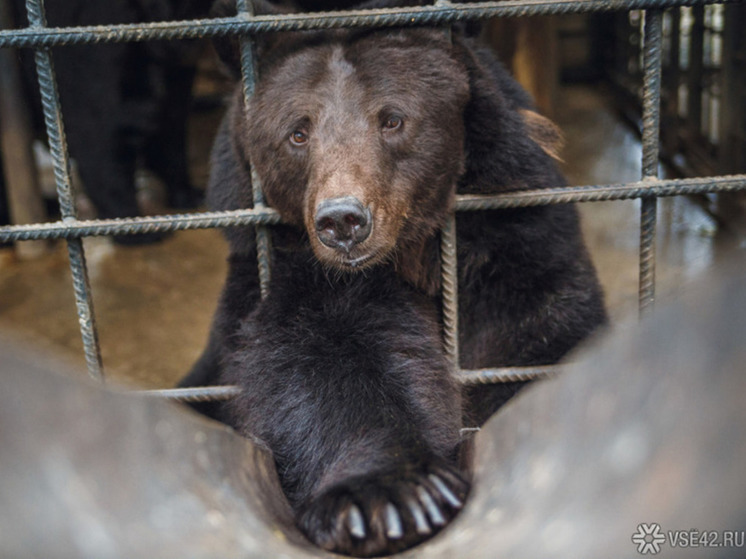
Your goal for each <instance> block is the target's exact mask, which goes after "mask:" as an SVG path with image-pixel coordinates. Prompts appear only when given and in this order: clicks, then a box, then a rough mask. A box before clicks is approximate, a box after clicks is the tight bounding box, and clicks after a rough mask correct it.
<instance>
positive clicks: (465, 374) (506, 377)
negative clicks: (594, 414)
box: [456, 365, 562, 385]
mask: <svg viewBox="0 0 746 559" xmlns="http://www.w3.org/2000/svg"><path fill="white" fill-rule="evenodd" d="M561 371H562V366H561V365H543V366H540V367H501V368H499V369H472V370H468V369H462V370H460V371H458V372H457V373H456V377H457V378H458V380H459V382H461V383H462V384H466V385H472V384H499V383H502V382H520V381H527V380H534V379H539V378H548V377H553V376H556V375H558V374H559V373H560V372H561Z"/></svg>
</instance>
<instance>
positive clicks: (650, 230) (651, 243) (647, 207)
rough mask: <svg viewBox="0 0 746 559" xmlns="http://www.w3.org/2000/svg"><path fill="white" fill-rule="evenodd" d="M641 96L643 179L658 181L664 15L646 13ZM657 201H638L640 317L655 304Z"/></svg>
mask: <svg viewBox="0 0 746 559" xmlns="http://www.w3.org/2000/svg"><path fill="white" fill-rule="evenodd" d="M644 35H645V36H644V43H643V48H644V52H643V94H642V178H643V180H645V179H657V178H658V150H659V139H660V100H661V51H662V42H663V12H662V11H661V10H648V11H647V12H645V34H644ZM657 208H658V199H657V198H656V197H654V196H652V197H645V198H642V200H641V211H640V315H641V316H645V315H647V314H649V313H650V312H651V311H652V309H653V303H654V301H655V226H656V210H657Z"/></svg>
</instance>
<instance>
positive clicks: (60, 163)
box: [26, 0, 103, 381]
mask: <svg viewBox="0 0 746 559" xmlns="http://www.w3.org/2000/svg"><path fill="white" fill-rule="evenodd" d="M26 9H27V10H28V19H29V24H30V26H31V27H32V28H34V29H40V28H43V27H45V26H46V18H45V17H44V6H43V0H26ZM34 56H35V60H36V71H37V73H38V76H39V89H40V91H41V103H42V108H43V110H44V122H45V124H46V128H47V135H48V137H49V151H50V152H51V154H52V160H53V164H54V178H55V183H56V185H57V197H58V199H59V202H60V210H61V212H62V219H63V221H69V220H74V219H76V211H75V201H74V199H73V194H72V188H71V182H70V160H69V157H68V153H67V141H66V139H65V128H64V126H63V123H62V112H61V110H60V98H59V93H58V91H57V82H56V81H55V77H54V66H53V64H52V56H51V54H50V52H49V49H45V48H38V49H36V50H35V51H34ZM67 249H68V256H69V258H70V270H71V272H72V277H73V288H74V290H75V305H76V307H77V311H78V321H79V322H80V333H81V336H82V338H83V348H84V351H85V359H86V363H87V365H88V373H89V374H90V375H91V376H92V377H93V378H95V379H97V380H100V381H103V365H102V362H101V350H100V348H99V343H98V331H97V329H96V319H95V314H94V312H93V299H92V297H91V285H90V282H89V280H88V268H87V267H86V262H85V251H84V249H83V241H82V239H71V240H69V241H68V242H67Z"/></svg>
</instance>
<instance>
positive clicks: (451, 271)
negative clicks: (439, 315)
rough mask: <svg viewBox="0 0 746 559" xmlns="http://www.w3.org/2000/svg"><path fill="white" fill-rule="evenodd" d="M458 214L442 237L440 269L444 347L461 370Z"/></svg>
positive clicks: (449, 221)
mask: <svg viewBox="0 0 746 559" xmlns="http://www.w3.org/2000/svg"><path fill="white" fill-rule="evenodd" d="M456 250H457V246H456V215H455V214H451V216H450V217H449V218H448V222H447V223H446V224H445V226H444V227H443V230H442V231H441V237H440V264H441V267H440V270H441V283H442V289H441V291H442V297H443V347H444V349H445V352H446V356H447V357H448V359H449V360H450V361H451V363H452V364H453V369H454V371H458V370H459V348H458V259H457V257H456Z"/></svg>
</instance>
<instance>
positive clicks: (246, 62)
mask: <svg viewBox="0 0 746 559" xmlns="http://www.w3.org/2000/svg"><path fill="white" fill-rule="evenodd" d="M236 7H237V9H238V14H239V15H248V16H251V15H253V14H254V9H253V6H252V4H251V0H237V2H236ZM240 44H241V79H242V84H243V104H244V108H245V109H246V110H248V107H249V102H250V100H251V97H252V96H253V95H254V87H255V84H256V65H255V63H254V48H253V45H252V39H251V37H241V40H240ZM251 191H252V194H253V198H254V200H253V201H254V208H255V209H263V208H264V207H265V206H264V194H263V192H262V183H261V179H260V178H259V175H258V174H257V173H256V169H255V168H254V166H253V165H252V166H251ZM255 234H256V252H257V264H258V267H259V291H260V293H261V297H262V299H264V298H265V297H266V296H267V293H268V291H269V281H270V275H271V272H270V259H271V247H270V236H269V231H268V230H267V228H266V227H265V226H264V225H257V226H256V228H255Z"/></svg>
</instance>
